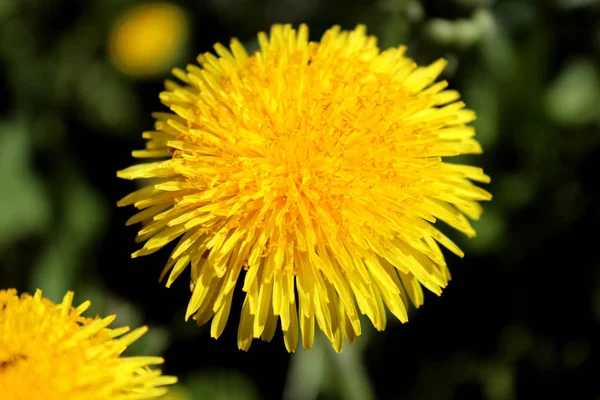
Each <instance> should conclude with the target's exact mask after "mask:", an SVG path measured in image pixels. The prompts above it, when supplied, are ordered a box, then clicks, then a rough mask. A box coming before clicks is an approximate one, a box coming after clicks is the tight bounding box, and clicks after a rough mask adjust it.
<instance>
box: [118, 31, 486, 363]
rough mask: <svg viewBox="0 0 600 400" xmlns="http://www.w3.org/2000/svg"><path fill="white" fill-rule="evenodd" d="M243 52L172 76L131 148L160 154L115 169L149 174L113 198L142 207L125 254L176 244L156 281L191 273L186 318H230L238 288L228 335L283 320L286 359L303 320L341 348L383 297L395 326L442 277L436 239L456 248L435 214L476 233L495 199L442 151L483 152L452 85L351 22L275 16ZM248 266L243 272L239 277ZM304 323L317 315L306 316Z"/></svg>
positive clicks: (203, 59)
mask: <svg viewBox="0 0 600 400" xmlns="http://www.w3.org/2000/svg"><path fill="white" fill-rule="evenodd" d="M258 42H259V45H260V50H258V51H257V52H255V53H254V54H252V55H248V54H247V52H246V51H245V49H244V47H243V46H242V45H241V44H240V42H238V41H237V40H235V39H234V40H233V41H232V42H231V46H230V50H229V49H227V48H225V47H224V46H222V45H220V44H216V45H215V50H216V53H217V55H218V57H217V56H215V55H213V54H210V53H206V54H203V55H200V56H199V57H198V62H199V63H200V67H199V66H195V65H189V66H188V67H187V71H183V70H179V69H176V70H174V74H175V76H176V77H177V78H179V79H180V80H181V81H182V82H184V84H183V85H180V84H176V83H174V82H167V84H166V91H165V92H163V93H161V95H160V98H161V100H162V102H163V103H164V104H165V105H167V106H168V107H169V108H170V110H171V111H172V113H157V114H155V117H156V119H157V122H156V129H155V130H154V131H149V132H145V133H144V134H143V137H144V138H146V139H147V140H148V141H147V143H146V149H144V150H139V151H135V152H134V153H133V155H134V156H135V157H138V158H166V159H163V160H159V161H153V162H148V163H143V164H139V165H135V166H132V167H130V168H127V169H125V170H122V171H119V173H118V176H119V177H121V178H126V179H140V178H158V181H154V182H152V183H150V184H149V185H148V186H146V187H144V188H143V189H140V190H138V191H136V192H134V193H132V194H130V195H129V196H127V197H125V198H124V199H123V200H121V201H120V202H119V205H121V206H125V205H134V206H135V207H136V208H138V209H139V210H141V211H140V212H139V213H138V214H136V215H135V216H134V217H132V218H131V219H130V220H129V221H128V224H134V223H138V222H141V223H142V224H143V226H142V229H141V230H140V231H139V234H138V237H137V240H138V242H145V244H144V246H143V248H142V249H140V250H139V251H137V252H136V253H134V254H133V256H134V257H136V256H141V255H147V254H151V253H153V252H155V251H157V250H159V249H161V248H162V247H164V246H165V245H167V244H168V243H170V242H172V241H173V240H175V239H177V238H179V241H178V244H177V245H176V247H175V248H174V250H173V251H172V253H171V256H170V258H169V261H168V264H167V266H166V267H165V270H164V272H163V275H166V274H167V273H169V272H170V274H169V277H168V280H167V286H169V285H171V284H172V282H173V281H174V280H175V279H176V278H177V277H178V276H179V275H180V274H181V273H182V272H183V271H184V270H185V269H186V268H187V267H188V266H189V265H191V290H192V296H191V300H190V302H189V305H188V309H187V317H190V316H193V318H194V319H195V320H196V321H197V323H198V324H204V323H206V322H208V321H209V320H210V319H211V318H212V326H211V335H212V336H213V337H215V338H217V337H219V335H221V333H222V332H223V329H224V327H225V324H226V322H227V319H228V316H229V312H230V307H231V304H232V297H233V295H234V292H235V290H234V288H235V286H236V282H237V281H238V280H243V287H242V291H243V292H245V300H244V303H243V308H242V312H241V320H240V324H239V329H238V345H239V347H240V348H241V349H244V350H246V349H248V348H249V346H250V344H251V342H252V340H253V339H254V338H261V339H263V340H267V341H268V340H271V338H272V337H273V335H274V333H275V331H276V327H277V324H278V322H279V323H280V327H281V330H282V331H283V336H284V341H285V345H286V348H287V349H288V351H294V350H295V349H296V347H297V343H298V338H299V335H298V331H299V330H300V332H301V342H302V345H303V347H304V348H305V349H308V348H310V347H311V345H312V343H313V339H314V330H315V325H316V324H317V325H318V327H319V328H320V329H321V330H322V331H323V332H324V333H325V335H326V336H327V337H328V338H329V340H330V341H331V343H332V345H333V347H334V349H335V350H336V351H341V349H342V346H343V344H344V341H345V339H346V340H348V341H350V342H352V341H354V340H355V338H356V336H358V335H360V334H361V323H360V319H359V315H360V314H364V315H366V316H367V317H368V318H369V319H370V320H371V322H372V323H373V325H374V326H375V328H377V329H379V330H382V329H384V328H385V324H386V307H387V309H389V311H391V313H392V314H394V315H395V316H396V317H397V318H398V319H399V320H401V321H403V322H404V321H406V320H407V307H408V299H410V300H411V301H412V303H413V304H414V305H416V306H419V305H421V304H422V302H423V292H422V286H424V287H426V288H427V289H429V290H431V291H432V292H434V293H437V294H440V293H441V290H442V288H443V287H445V286H446V284H447V282H448V280H449V279H450V274H449V272H448V269H447V267H446V263H445V261H444V256H443V255H442V251H441V250H440V247H439V246H438V244H441V245H443V246H444V247H446V248H448V249H449V250H450V251H452V252H453V253H455V254H457V255H459V256H462V255H463V253H462V252H461V250H460V249H459V248H458V247H457V246H456V245H455V244H454V243H453V242H452V241H450V240H449V239H448V238H447V237H446V236H444V235H443V234H442V233H440V232H439V231H438V230H437V229H436V228H435V227H434V226H433V225H432V224H433V223H434V222H436V220H441V221H444V222H446V223H447V224H449V225H450V226H452V227H454V228H456V229H458V230H460V231H462V232H464V233H465V234H466V235H468V236H474V235H475V232H474V230H473V228H472V227H471V225H470V224H469V222H468V220H467V218H466V217H465V215H466V216H468V217H470V218H478V217H479V216H480V214H481V212H482V209H481V206H480V205H479V204H478V201H480V200H489V199H490V198H491V196H490V194H489V193H488V192H486V191H485V190H483V189H481V188H479V187H477V186H475V185H473V184H472V182H471V181H479V182H489V177H488V176H486V175H485V174H484V173H483V171H482V170H481V169H480V168H476V167H472V166H465V165H457V164H450V163H447V162H444V161H443V160H442V157H450V156H456V155H460V154H470V153H471V154H472V153H480V152H481V147H480V146H479V144H478V142H477V141H476V140H475V139H474V138H473V136H474V134H475V132H474V129H473V128H472V127H470V126H468V125H467V124H468V123H469V122H470V121H472V120H473V119H474V118H475V114H474V113H473V111H470V110H467V109H465V108H464V107H465V105H464V103H463V102H461V101H459V100H458V99H459V94H458V93H457V92H456V91H452V90H446V86H447V83H446V82H437V83H435V80H436V78H437V76H438V75H439V74H440V72H441V71H442V69H443V68H444V65H445V62H444V61H443V60H439V61H436V62H434V63H433V64H431V65H429V66H426V67H417V66H416V64H415V63H414V62H413V61H412V60H411V59H409V58H407V57H406V56H405V55H404V52H405V48H404V47H399V48H391V49H388V50H385V51H381V50H380V49H379V48H378V47H377V41H376V38H375V37H373V36H368V35H366V30H365V27H364V26H358V27H357V28H356V29H354V30H353V31H342V30H341V29H340V28H339V27H333V28H332V29H330V30H328V31H327V32H326V33H325V34H324V35H323V37H322V38H321V40H320V42H311V41H309V39H308V28H307V27H306V26H304V25H301V26H300V27H299V29H298V30H297V31H296V30H294V29H293V28H292V27H291V26H289V25H275V26H273V27H272V29H271V32H270V35H269V36H267V35H266V34H265V33H260V34H259V35H258ZM242 270H244V272H242ZM315 321H316V324H315Z"/></svg>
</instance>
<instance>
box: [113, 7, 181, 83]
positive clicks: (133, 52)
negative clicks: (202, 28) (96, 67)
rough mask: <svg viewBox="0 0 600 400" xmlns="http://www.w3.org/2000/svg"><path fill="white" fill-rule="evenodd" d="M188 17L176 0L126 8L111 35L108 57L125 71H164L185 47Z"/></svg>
mask: <svg viewBox="0 0 600 400" xmlns="http://www.w3.org/2000/svg"><path fill="white" fill-rule="evenodd" d="M188 31H189V20H188V17H187V15H186V13H185V11H184V10H183V9H182V8H180V7H178V6H176V5H175V4H173V3H167V2H162V3H148V4H141V5H137V6H133V7H131V8H129V9H127V10H126V11H125V12H124V13H123V15H121V17H120V18H119V19H118V20H117V21H116V23H115V24H114V26H113V28H112V30H111V32H110V35H109V38H108V43H107V44H108V46H107V49H108V58H109V60H110V61H111V62H112V64H113V65H114V66H115V67H116V68H117V69H118V70H120V71H121V72H123V73H124V74H127V75H130V76H133V77H149V76H153V75H156V74H158V73H160V72H163V71H165V70H166V69H168V68H169V64H170V63H171V62H173V60H174V59H176V58H177V56H178V55H179V54H180V53H181V52H182V51H183V49H184V47H185V43H186V41H187V39H188Z"/></svg>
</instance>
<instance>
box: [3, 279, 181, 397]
mask: <svg viewBox="0 0 600 400" xmlns="http://www.w3.org/2000/svg"><path fill="white" fill-rule="evenodd" d="M72 301H73V293H72V292H68V293H67V294H66V295H65V296H64V298H63V301H62V303H60V304H54V303H53V302H51V301H50V300H48V299H46V298H44V297H42V292H41V291H39V290H38V291H36V293H35V294H34V295H33V296H31V295H29V294H22V295H21V296H18V295H17V292H16V290H12V289H11V290H2V291H0V398H2V399H7V400H9V399H10V400H30V399H40V400H41V399H43V400H82V399H86V400H109V399H110V400H136V399H154V398H157V397H159V396H162V395H164V394H165V393H166V392H167V389H166V388H164V387H163V386H164V385H169V384H172V383H175V382H176V381H177V379H176V378H175V377H171V376H162V375H161V371H160V370H156V369H154V370H152V369H150V368H149V367H148V366H149V365H154V364H161V363H162V362H163V359H162V358H160V357H121V356H120V355H121V353H122V352H123V351H124V350H125V349H126V348H127V346H129V345H130V344H131V343H133V342H134V341H136V340H137V339H138V338H139V337H140V336H142V335H143V334H144V333H145V332H146V331H147V328H146V327H142V328H138V329H135V330H133V331H131V332H129V333H127V332H128V331H129V328H128V327H122V328H117V329H110V328H108V325H109V324H110V323H111V322H112V321H113V320H114V319H115V317H114V316H111V317H106V318H99V317H96V318H86V317H83V316H82V315H81V314H82V313H83V312H84V311H85V310H86V309H87V308H88V307H89V306H90V302H89V301H87V302H85V303H83V304H81V305H80V306H78V307H73V306H72Z"/></svg>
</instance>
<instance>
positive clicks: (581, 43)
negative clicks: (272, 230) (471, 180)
mask: <svg viewBox="0 0 600 400" xmlns="http://www.w3.org/2000/svg"><path fill="white" fill-rule="evenodd" d="M275 22H290V23H294V24H298V23H300V22H307V23H308V24H309V26H310V27H311V39H313V40H318V38H319V37H320V35H321V34H322V33H323V32H324V30H325V29H327V28H328V27H330V26H331V25H333V24H340V25H342V27H343V28H345V29H351V28H353V27H354V26H355V25H356V24H358V23H364V24H367V25H368V28H369V31H370V32H371V33H373V34H376V35H377V36H378V37H379V39H380V42H379V43H380V47H383V48H385V47H389V46H396V45H399V44H407V45H408V48H409V51H408V53H409V55H410V56H411V57H413V58H415V59H416V60H417V61H418V62H420V63H428V62H431V61H434V60H435V59H436V58H438V57H444V58H446V59H447V60H448V61H449V64H448V67H447V68H446V70H445V72H444V74H443V78H444V79H447V80H448V81H449V82H450V85H451V87H453V88H456V89H458V90H460V92H461V93H462V95H463V97H464V99H465V101H466V103H467V104H468V105H469V107H470V108H473V109H475V110H476V112H477V114H478V120H477V121H476V122H475V123H474V125H475V126H476V128H477V133H478V138H479V140H480V142H481V143H482V145H483V147H484V149H485V153H484V154H483V155H481V156H474V157H469V159H468V162H469V163H474V164H476V165H480V166H483V167H484V168H485V170H486V172H487V173H488V174H490V175H491V176H492V180H493V181H492V184H491V185H489V186H488V187H487V189H489V190H490V191H491V192H492V193H493V194H494V199H493V201H492V202H490V203H489V204H486V205H485V213H484V215H483V217H482V219H481V220H480V221H478V222H476V223H475V227H476V229H477V231H478V237H477V238H475V239H473V240H466V239H464V238H462V237H460V236H457V235H455V234H453V233H451V235H452V237H453V238H455V240H457V241H458V243H459V244H460V245H461V246H462V247H463V248H464V250H465V252H466V254H467V255H466V257H465V258H464V259H463V260H460V259H458V258H457V257H454V256H452V255H449V254H448V263H449V265H450V269H451V271H452V274H453V280H452V282H451V283H450V285H449V287H448V288H447V289H446V290H445V291H444V294H443V295H442V296H441V297H437V296H435V295H432V294H430V293H429V294H427V295H426V300H425V305H424V306H423V307H422V308H421V309H419V310H412V311H411V317H410V322H409V323H407V324H404V325H402V324H400V323H398V322H397V321H394V320H393V319H392V318H390V322H389V323H388V328H387V330H386V331H384V332H374V331H373V329H372V328H371V329H365V332H364V334H363V336H362V337H361V338H359V341H358V343H357V344H355V345H351V346H346V347H345V349H344V352H343V353H342V354H340V355H337V354H335V353H333V351H332V350H331V349H330V347H329V345H328V344H326V343H324V341H323V340H322V339H323V338H322V337H318V338H317V341H316V345H315V348H314V349H313V350H312V351H309V352H305V351H302V350H300V351H298V352H297V353H296V354H294V355H291V356H290V355H288V354H287V352H286V351H285V348H284V346H283V343H282V338H281V335H280V334H277V336H276V337H275V339H274V341H273V342H272V343H270V344H267V343H262V342H260V341H255V342H254V344H253V345H252V348H251V349H250V351H249V352H248V353H244V352H240V351H238V350H237V345H236V339H235V337H236V330H237V327H236V325H237V320H238V315H239V308H240V304H239V303H238V304H234V310H232V316H231V317H230V323H229V325H228V327H227V329H226V331H225V334H224V335H223V337H222V338H221V339H219V340H218V341H215V340H213V339H211V338H210V334H209V332H208V329H207V328H206V327H200V328H199V327H197V326H196V325H195V324H194V323H193V321H191V322H189V323H185V322H184V310H185V307H186V304H187V300H188V298H189V287H188V282H186V280H185V279H179V280H178V281H176V282H175V284H174V285H173V287H172V288H171V289H166V288H165V287H164V286H163V285H161V284H158V282H157V279H158V275H159V273H160V271H161V270H162V267H163V265H164V262H165V261H166V258H167V256H168V253H167V250H164V251H161V252H159V253H158V254H155V255H152V256H148V257H142V258H141V259H135V260H131V259H130V253H131V252H133V251H135V250H136V249H137V247H136V244H135V243H134V237H135V234H136V229H135V227H129V228H127V227H125V226H124V223H125V221H126V220H127V218H128V217H129V216H131V215H132V212H133V209H117V207H116V204H115V203H116V202H117V200H119V199H120V198H121V197H123V196H124V195H125V194H127V193H129V192H130V191H132V190H133V189H134V188H135V186H134V185H135V184H134V183H132V182H129V181H121V180H118V179H117V178H116V176H115V172H116V171H117V170H118V169H122V168H124V167H126V166H128V165H130V163H132V158H131V155H130V153H131V151H132V150H134V149H139V148H142V146H143V140H142V138H141V133H142V131H144V130H148V129H151V128H152V126H153V119H152V117H151V115H150V114H151V112H153V111H162V110H164V109H165V108H164V107H163V106H162V105H161V104H160V102H159V100H158V93H159V92H160V91H161V90H162V85H163V81H164V79H166V78H170V72H169V71H170V69H171V68H172V67H175V66H179V67H183V66H185V65H186V64H187V63H193V62H194V60H195V56H196V55H197V54H198V53H201V52H205V51H210V50H211V49H212V44H213V43H215V42H217V41H219V42H222V43H224V44H228V42H229V38H231V37H237V38H239V39H240V40H241V41H242V42H243V43H244V44H246V46H248V47H249V48H250V49H255V48H256V40H255V37H256V33H257V32H258V31H261V30H268V28H269V26H270V24H272V23H275ZM599 56H600V1H598V0H539V1H534V0H530V1H529V0H496V1H494V0H428V1H426V0H423V1H417V0H381V1H359V0H261V1H252V0H199V1H189V2H184V1H170V2H160V3H147V2H141V1H133V0H94V1H75V0H73V1H67V0H0V287H2V288H7V287H16V288H17V289H18V290H19V291H33V290H35V288H38V287H39V288H42V289H43V290H44V293H45V294H46V295H47V296H48V297H50V298H51V299H53V300H55V301H57V300H59V299H60V298H61V297H62V295H63V294H64V292H65V291H66V290H69V289H74V290H75V291H76V300H79V301H80V302H81V301H84V300H86V299H91V300H92V309H91V313H92V314H95V313H99V314H102V315H106V314H113V313H116V314H117V315H118V319H117V324H129V325H132V326H137V325H141V324H148V325H149V326H150V328H151V330H150V332H149V333H148V334H147V335H146V336H145V337H144V338H143V339H142V340H140V342H139V343H137V344H136V345H134V346H133V348H131V349H130V350H129V352H130V353H135V354H162V355H164V356H165V358H166V360H167V361H166V364H165V367H164V370H165V372H166V373H169V374H177V375H178V376H179V377H180V380H181V383H180V384H178V385H177V386H176V387H175V388H174V389H173V390H172V391H171V394H170V395H169V396H170V397H169V398H170V399H172V400H174V399H180V400H183V399H231V400H233V399H285V400H310V399H350V400H369V399H436V400H437V399H440V400H444V399H489V400H508V399H532V398H544V397H547V396H554V395H556V396H557V397H558V396H562V397H563V398H569V399H598V398H600V397H599V396H600V381H599V379H598V373H599V371H600V365H599V361H600V355H599V354H598V353H599V347H598V346H599V345H600V329H599V328H600V325H599V320H600V274H599V273H600V270H599V268H598V267H599V266H600V261H599V259H600V258H599V256H598V250H597V249H598V246H599V244H598V239H600V237H599V235H598V221H599V217H600V210H599V208H598V191H597V190H596V185H597V182H598V179H597V176H598V172H599V171H600V158H599V157H598V145H599V143H600V134H599V130H598V128H599V124H600V58H599ZM240 297H241V296H240ZM238 301H239V298H238ZM236 307H237V308H236ZM368 325H369V324H365V326H368ZM0 390H1V388H0Z"/></svg>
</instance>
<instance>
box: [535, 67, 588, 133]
mask: <svg viewBox="0 0 600 400" xmlns="http://www.w3.org/2000/svg"><path fill="white" fill-rule="evenodd" d="M599 101H600V76H599V74H598V68H597V66H596V64H595V63H594V62H593V61H592V60H589V59H586V58H576V59H571V60H569V61H568V62H567V63H566V65H565V66H564V67H563V69H562V70H561V72H560V73H559V75H558V76H557V77H556V78H555V80H554V81H553V82H552V84H551V85H550V87H549V88H548V90H547V92H546V97H545V106H546V112H547V113H548V116H549V117H550V118H552V119H553V120H554V121H555V122H557V123H559V124H564V125H582V124H587V123H590V122H592V121H594V120H597V119H598V111H600V107H599V106H598V103H599Z"/></svg>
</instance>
